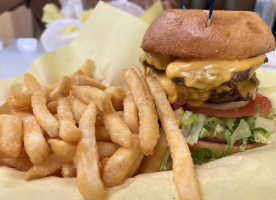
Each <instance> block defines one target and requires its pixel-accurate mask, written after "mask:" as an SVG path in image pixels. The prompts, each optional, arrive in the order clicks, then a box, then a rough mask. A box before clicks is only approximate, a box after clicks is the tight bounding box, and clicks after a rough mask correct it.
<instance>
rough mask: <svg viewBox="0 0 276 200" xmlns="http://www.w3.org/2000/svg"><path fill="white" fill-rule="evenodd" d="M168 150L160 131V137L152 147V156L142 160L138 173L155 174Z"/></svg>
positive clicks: (163, 135) (162, 133)
mask: <svg viewBox="0 0 276 200" xmlns="http://www.w3.org/2000/svg"><path fill="white" fill-rule="evenodd" d="M167 150H168V144H167V140H166V137H165V134H164V132H163V130H162V129H160V137H159V140H158V142H157V145H156V146H155V147H154V152H153V154H152V155H150V156H147V157H145V158H144V160H143V162H142V164H141V167H140V171H139V173H141V174H145V173H151V172H157V171H158V170H159V167H160V165H161V163H162V161H163V159H164V156H165V154H166V152H167Z"/></svg>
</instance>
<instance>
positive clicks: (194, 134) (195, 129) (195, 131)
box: [186, 114, 206, 145]
mask: <svg viewBox="0 0 276 200" xmlns="http://www.w3.org/2000/svg"><path fill="white" fill-rule="evenodd" d="M197 119H198V124H197V125H192V127H191V130H190V132H189V135H188V137H186V141H187V143H189V144H190V145H193V144H196V143H197V141H198V139H199V133H200V130H201V129H202V128H203V126H204V122H205V120H206V115H203V114H197Z"/></svg>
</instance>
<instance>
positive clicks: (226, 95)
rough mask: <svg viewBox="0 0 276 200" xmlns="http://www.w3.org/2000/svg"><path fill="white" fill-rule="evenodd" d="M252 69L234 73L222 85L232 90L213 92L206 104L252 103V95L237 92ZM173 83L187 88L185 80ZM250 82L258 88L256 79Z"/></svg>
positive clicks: (174, 80) (159, 71) (181, 79)
mask: <svg viewBox="0 0 276 200" xmlns="http://www.w3.org/2000/svg"><path fill="white" fill-rule="evenodd" d="M267 61H268V59H267V58H266V59H265V62H267ZM142 64H143V65H144V66H147V67H149V68H151V69H153V70H154V71H155V72H156V73H164V71H162V70H158V69H156V68H155V67H154V66H153V65H151V64H149V63H147V61H146V60H143V61H142ZM249 73H250V69H247V70H244V71H240V72H234V73H233V75H232V77H231V79H230V80H229V81H227V82H225V83H222V84H221V85H226V86H228V87H229V88H230V90H229V91H223V92H221V93H218V92H217V91H216V90H211V91H210V95H209V98H208V100H207V101H206V102H208V103H227V102H233V101H250V100H252V95H251V94H250V93H248V94H247V95H246V96H245V97H243V96H242V95H241V94H240V93H239V92H238V90H237V84H236V83H237V82H240V81H243V80H248V78H249ZM172 81H173V82H175V83H176V84H178V85H180V86H184V87H185V86H186V85H185V80H184V78H173V79H172ZM249 81H251V82H252V83H254V84H255V85H256V87H257V86H258V83H256V81H255V79H253V78H251V79H250V80H249Z"/></svg>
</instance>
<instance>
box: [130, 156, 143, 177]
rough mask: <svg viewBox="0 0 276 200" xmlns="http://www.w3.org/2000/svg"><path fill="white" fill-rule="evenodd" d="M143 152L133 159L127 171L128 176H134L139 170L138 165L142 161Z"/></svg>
mask: <svg viewBox="0 0 276 200" xmlns="http://www.w3.org/2000/svg"><path fill="white" fill-rule="evenodd" d="M143 158H144V154H142V153H140V154H139V155H138V157H137V158H136V160H135V161H134V163H133V165H132V167H131V168H130V170H129V172H128V177H132V176H135V175H136V174H137V173H138V172H139V168H140V165H141V163H142V161H143Z"/></svg>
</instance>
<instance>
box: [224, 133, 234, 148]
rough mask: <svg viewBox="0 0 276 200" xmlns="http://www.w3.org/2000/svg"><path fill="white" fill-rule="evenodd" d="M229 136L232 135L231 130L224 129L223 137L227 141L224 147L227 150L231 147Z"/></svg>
mask: <svg viewBox="0 0 276 200" xmlns="http://www.w3.org/2000/svg"><path fill="white" fill-rule="evenodd" d="M231 136H232V133H231V131H230V130H228V129H226V130H225V132H224V139H225V141H226V143H227V147H226V151H227V152H228V151H230V149H231Z"/></svg>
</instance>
